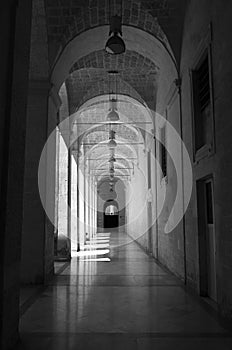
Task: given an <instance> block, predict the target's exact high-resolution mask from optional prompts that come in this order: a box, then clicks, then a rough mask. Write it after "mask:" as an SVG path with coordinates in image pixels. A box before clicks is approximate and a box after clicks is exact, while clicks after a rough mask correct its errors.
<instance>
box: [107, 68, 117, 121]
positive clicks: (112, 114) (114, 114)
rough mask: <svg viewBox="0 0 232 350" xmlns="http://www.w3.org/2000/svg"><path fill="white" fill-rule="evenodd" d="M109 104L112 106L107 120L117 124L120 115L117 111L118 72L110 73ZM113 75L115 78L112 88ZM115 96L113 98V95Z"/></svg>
mask: <svg viewBox="0 0 232 350" xmlns="http://www.w3.org/2000/svg"><path fill="white" fill-rule="evenodd" d="M108 73H109V103H110V105H111V110H110V111H109V113H108V114H107V117H106V120H107V121H109V122H117V121H119V119H120V118H119V114H118V112H117V111H116V109H117V74H118V71H109V72H108ZM111 75H113V76H114V86H113V87H111V86H110V83H111ZM113 93H114V94H115V97H112V98H111V96H110V95H111V94H113Z"/></svg>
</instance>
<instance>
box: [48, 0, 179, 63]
mask: <svg viewBox="0 0 232 350" xmlns="http://www.w3.org/2000/svg"><path fill="white" fill-rule="evenodd" d="M120 3H121V1H120V2H118V1H117V0H114V1H113V7H114V13H119V14H120V12H121V9H120V7H121V4H120ZM75 5H76V6H75ZM160 6H162V7H163V8H165V1H164V0H160V1H158V2H157V12H158V11H159V10H160ZM47 21H48V35H49V39H50V41H52V42H53V43H54V44H55V45H54V46H55V49H54V56H56V59H57V58H58V56H59V54H60V53H61V52H62V51H63V50H64V48H65V46H66V45H67V44H68V43H69V42H70V41H71V40H72V39H73V38H74V37H75V36H78V35H80V34H81V33H83V32H85V31H87V30H90V29H92V28H96V27H99V26H109V1H107V0H105V1H104V0H101V1H99V2H97V1H96V0H87V1H85V2H84V4H82V5H81V6H80V3H79V4H78V1H71V0H65V1H61V2H60V4H57V3H56V2H53V1H48V4H47ZM122 24H123V28H124V27H125V26H131V27H136V28H139V29H140V30H142V31H145V32H147V33H149V34H151V35H152V36H154V37H155V38H156V39H157V40H159V42H160V43H161V45H162V46H163V47H164V49H165V50H167V52H169V54H172V50H171V48H170V45H169V42H168V39H167V37H166V35H165V33H164V32H163V30H162V28H161V27H160V25H159V23H158V20H157V17H153V16H152V15H151V14H150V13H149V12H148V11H147V9H146V7H145V6H144V4H142V3H141V2H140V1H138V0H132V1H128V0H124V1H123V2H122ZM105 33H106V34H105V38H107V36H108V35H107V34H108V29H107V30H106V32H105ZM59 43H60V44H59Z"/></svg>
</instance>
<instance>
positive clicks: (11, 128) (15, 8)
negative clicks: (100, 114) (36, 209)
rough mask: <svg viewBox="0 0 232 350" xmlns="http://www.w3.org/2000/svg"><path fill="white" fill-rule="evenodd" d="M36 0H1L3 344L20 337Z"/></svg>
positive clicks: (0, 299) (0, 266)
mask: <svg viewBox="0 0 232 350" xmlns="http://www.w3.org/2000/svg"><path fill="white" fill-rule="evenodd" d="M31 5H32V1H31V0H19V1H14V0H8V1H1V3H0V30H1V34H2V35H1V36H0V45H1V48H2V49H3V50H2V52H1V55H0V63H1V64H0V72H1V79H0V205H1V211H0V231H1V244H0V348H1V349H3V350H4V349H6V348H10V347H13V346H14V345H15V343H16V341H17V340H18V320H19V281H20V255H21V249H20V246H21V230H22V220H23V173H24V147H25V131H26V106H27V89H28V72H29V55H30V33H31V15H32V6H31Z"/></svg>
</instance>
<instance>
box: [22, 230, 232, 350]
mask: <svg viewBox="0 0 232 350" xmlns="http://www.w3.org/2000/svg"><path fill="white" fill-rule="evenodd" d="M85 248H86V249H85V251H86V254H84V253H82V255H81V256H74V257H73V258H72V260H71V263H70V264H69V263H67V262H66V263H65V262H64V263H62V262H59V263H57V264H56V275H55V277H54V279H53V280H52V281H51V282H50V283H49V285H48V286H47V288H46V289H44V291H43V292H42V293H41V294H40V295H39V296H38V297H36V298H34V300H33V303H31V305H30V307H29V308H28V309H27V310H25V312H24V314H23V315H22V317H21V322H20V331H21V345H20V346H19V347H18V348H17V350H18V349H20V350H24V349H25V350H26V349H28V350H32V349H33V350H41V349H43V350H46V349H49V350H53V349H54V350H64V349H66V350H71V349H73V350H74V349H77V350H98V349H101V350H109V349H110V350H111V349H112V350H113V349H114V350H116V349H120V350H123V349H126V350H130V349H133V350H137V349H138V350H143V349H146V350H150V349H156V350H171V349H179V350H182V349H183V350H185V349H188V350H195V349H198V350H203V349H204V350H205V349H211V350H218V349H220V350H231V349H232V333H230V331H229V325H225V324H224V323H222V322H221V321H220V320H219V319H217V316H216V313H215V314H214V312H213V311H212V308H209V307H208V305H207V304H206V303H205V302H204V301H202V300H200V298H198V297H196V296H193V295H191V294H190V293H189V292H188V291H187V290H186V289H185V287H184V286H183V284H182V283H181V282H180V281H179V280H178V279H177V278H176V277H174V276H173V275H171V274H170V273H169V272H168V271H166V270H164V269H163V268H162V267H161V266H159V264H157V263H156V261H155V260H154V259H153V258H152V257H150V256H148V255H147V254H146V253H145V252H144V251H143V250H142V249H141V248H140V247H139V245H138V244H137V243H135V242H132V243H131V241H130V239H129V238H128V236H127V235H126V234H125V233H122V232H118V231H117V230H114V231H112V232H111V233H107V232H105V233H100V234H98V235H97V237H96V238H95V239H94V241H92V242H91V243H89V245H88V246H86V247H85ZM108 248H109V252H107V251H108ZM92 253H93V254H94V255H92ZM77 254H78V253H76V255H77Z"/></svg>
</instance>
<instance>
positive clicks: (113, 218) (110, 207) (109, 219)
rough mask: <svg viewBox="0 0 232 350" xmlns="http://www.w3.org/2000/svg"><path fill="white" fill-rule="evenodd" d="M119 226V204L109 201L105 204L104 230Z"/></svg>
mask: <svg viewBox="0 0 232 350" xmlns="http://www.w3.org/2000/svg"><path fill="white" fill-rule="evenodd" d="M118 226H119V212H118V203H117V202H116V201H115V200H112V199H109V200H107V201H106V202H105V204H104V228H115V227H118Z"/></svg>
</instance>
